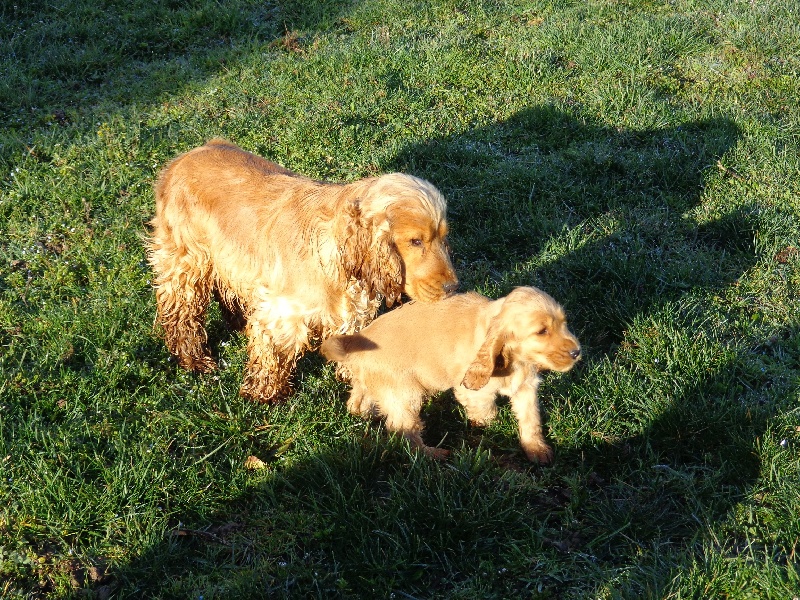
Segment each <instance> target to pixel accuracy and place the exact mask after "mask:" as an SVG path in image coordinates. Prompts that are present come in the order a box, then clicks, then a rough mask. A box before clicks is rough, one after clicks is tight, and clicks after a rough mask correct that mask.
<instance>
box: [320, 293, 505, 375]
mask: <svg viewBox="0 0 800 600" xmlns="http://www.w3.org/2000/svg"><path fill="white" fill-rule="evenodd" d="M491 303H492V302H491V301H490V300H489V299H488V298H485V297H483V296H481V295H479V294H475V293H472V292H470V293H466V294H458V295H455V296H450V297H449V298H445V299H444V300H440V301H438V302H433V303H420V302H412V303H409V304H405V305H403V306H401V307H400V308H397V309H395V310H392V311H390V312H388V313H386V314H384V315H381V316H380V317H378V318H377V319H376V320H375V321H373V322H372V323H370V325H368V326H367V327H365V328H364V329H363V330H361V332H360V333H357V334H355V335H344V336H334V337H331V338H329V339H328V340H326V341H325V342H324V343H323V344H322V347H321V351H322V353H323V355H324V356H325V357H326V358H328V359H329V360H334V361H336V362H339V363H342V364H344V365H346V366H347V367H348V368H350V369H352V370H354V371H358V372H373V373H376V372H384V373H394V374H396V375H397V377H398V378H401V377H403V376H404V375H406V374H413V376H414V378H415V379H416V380H418V382H419V383H420V384H421V385H422V386H423V387H425V388H427V389H430V390H434V389H448V388H449V387H452V386H453V385H456V384H457V383H458V382H459V381H460V378H462V377H463V375H464V371H465V370H466V369H467V367H468V366H469V364H470V362H471V361H472V360H473V359H474V357H475V353H476V352H477V350H478V348H480V345H481V343H482V342H483V340H484V338H485V335H486V330H487V328H488V325H489V321H490V319H491V315H490V312H491V311H490V310H488V307H489V305H490V304H491Z"/></svg>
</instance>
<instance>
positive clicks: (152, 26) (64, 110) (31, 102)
mask: <svg viewBox="0 0 800 600" xmlns="http://www.w3.org/2000/svg"><path fill="white" fill-rule="evenodd" d="M342 9H343V7H342V6H341V5H338V6H337V5H336V4H335V3H332V2H328V1H325V0H323V1H319V2H307V3H300V2H293V1H285V2H270V1H266V2H265V1H262V0H234V1H228V2H216V1H213V0H194V1H193V2H177V1H174V0H168V1H163V2H151V1H149V0H124V1H123V0H109V1H106V2H102V3H96V2H91V1H87V0H64V1H61V2H58V3H50V4H44V3H35V2H27V1H21V2H13V3H3V5H2V6H0V57H2V56H5V57H6V59H5V60H2V59H0V67H5V68H0V71H5V72H4V74H3V76H2V77H0V124H2V125H3V127H4V128H5V129H7V133H8V134H9V135H16V134H17V133H18V134H19V135H22V136H26V135H27V133H28V132H27V131H18V129H19V126H20V124H24V125H25V128H26V129H31V128H37V127H53V126H69V125H70V124H72V123H78V122H79V121H81V120H82V119H84V118H86V111H90V113H91V112H92V111H95V110H97V109H98V108H101V107H102V106H103V105H104V103H106V102H119V103H122V104H130V103H138V102H154V101H158V99H159V98H160V97H161V96H162V95H163V94H175V93H176V91H178V90H179V89H180V88H182V87H184V86H186V85H190V84H192V82H195V81H204V80H206V79H207V78H208V77H210V76H212V75H213V74H214V73H216V72H217V71H219V70H222V69H224V68H226V65H227V64H228V63H229V62H230V61H231V60H232V59H235V58H237V57H238V56H240V54H241V53H242V52H247V51H248V50H249V48H250V45H251V44H264V43H265V42H275V44H276V48H282V49H285V50H287V51H291V50H292V48H291V42H292V39H293V38H292V35H294V34H291V33H290V32H291V31H293V30H294V28H296V27H299V28H304V29H311V30H313V29H315V28H318V27H324V26H327V25H328V24H330V23H332V22H334V20H335V19H336V18H337V15H338V14H340V12H341V10H342Z"/></svg>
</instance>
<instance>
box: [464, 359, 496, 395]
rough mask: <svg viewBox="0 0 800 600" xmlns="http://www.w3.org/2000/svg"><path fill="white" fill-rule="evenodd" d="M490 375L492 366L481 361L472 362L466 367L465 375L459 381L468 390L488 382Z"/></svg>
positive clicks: (475, 388)
mask: <svg viewBox="0 0 800 600" xmlns="http://www.w3.org/2000/svg"><path fill="white" fill-rule="evenodd" d="M491 376H492V366H491V365H489V366H487V365H485V364H483V363H479V362H474V363H472V365H470V367H469V369H467V373H466V375H464V379H463V381H462V382H461V385H463V386H464V387H465V388H467V389H468V390H479V389H481V388H482V387H484V386H485V385H486V384H487V383H489V378H490V377H491Z"/></svg>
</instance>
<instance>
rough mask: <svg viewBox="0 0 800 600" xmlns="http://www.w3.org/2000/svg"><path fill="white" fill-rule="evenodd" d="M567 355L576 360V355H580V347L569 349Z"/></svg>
mask: <svg viewBox="0 0 800 600" xmlns="http://www.w3.org/2000/svg"><path fill="white" fill-rule="evenodd" d="M569 355H570V356H571V357H572V358H573V359H574V360H578V357H579V356H580V355H581V349H580V348H576V349H575V350H570V351H569Z"/></svg>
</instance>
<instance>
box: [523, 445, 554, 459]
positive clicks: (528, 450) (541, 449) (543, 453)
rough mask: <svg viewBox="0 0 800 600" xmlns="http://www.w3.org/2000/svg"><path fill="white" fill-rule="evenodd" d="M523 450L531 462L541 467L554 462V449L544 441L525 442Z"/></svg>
mask: <svg viewBox="0 0 800 600" xmlns="http://www.w3.org/2000/svg"><path fill="white" fill-rule="evenodd" d="M522 449H523V451H524V452H525V456H527V457H528V460H529V461H531V462H535V463H538V464H540V465H549V464H550V463H552V462H553V449H552V448H551V447H550V446H549V445H548V444H547V443H546V442H545V441H544V440H531V441H529V442H523V443H522Z"/></svg>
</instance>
